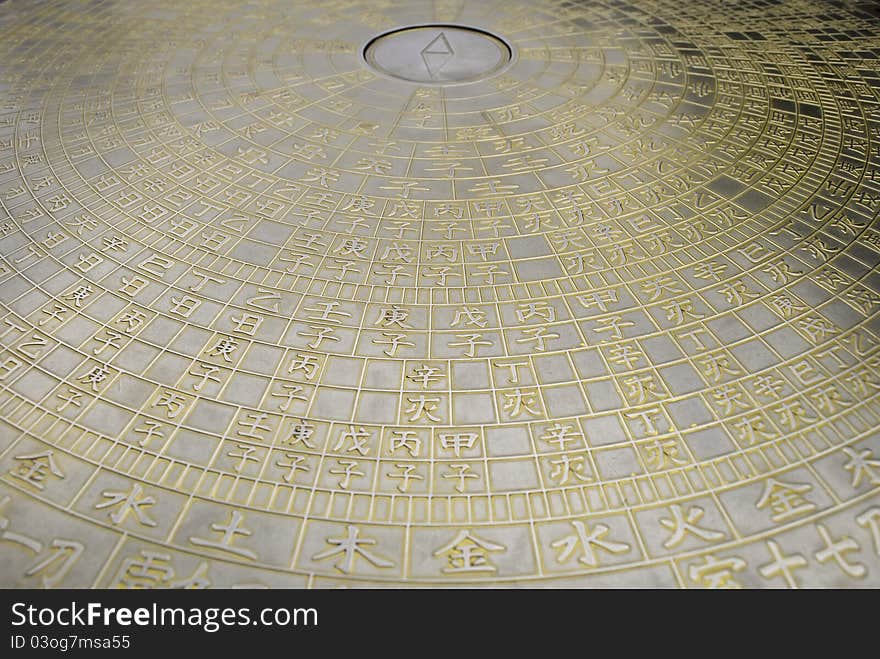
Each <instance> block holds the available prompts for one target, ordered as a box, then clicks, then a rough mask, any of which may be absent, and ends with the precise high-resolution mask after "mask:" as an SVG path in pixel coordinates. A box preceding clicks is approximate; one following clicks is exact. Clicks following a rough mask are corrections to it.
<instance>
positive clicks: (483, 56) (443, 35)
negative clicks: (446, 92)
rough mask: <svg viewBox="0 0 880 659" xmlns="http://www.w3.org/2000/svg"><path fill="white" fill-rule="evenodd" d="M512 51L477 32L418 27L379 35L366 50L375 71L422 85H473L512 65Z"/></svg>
mask: <svg viewBox="0 0 880 659" xmlns="http://www.w3.org/2000/svg"><path fill="white" fill-rule="evenodd" d="M511 55H512V50H511V47H510V46H509V45H508V44H507V43H506V42H505V41H504V40H502V39H501V38H500V37H497V36H495V35H492V34H489V33H488V32H485V31H483V30H479V29H477V28H472V27H465V26H456V25H417V26H411V27H405V28H399V29H396V30H393V31H391V32H386V33H385V34H380V35H379V36H377V37H376V38H375V39H373V40H372V41H370V43H368V44H367V46H366V48H364V59H365V60H366V61H367V62H368V63H369V64H370V65H371V66H372V67H373V68H375V69H377V70H379V71H381V72H382V73H385V74H387V75H390V76H393V77H395V78H400V79H401V80H408V81H410V82H418V83H422V84H432V83H433V84H455V83H462V82H473V81H474V80H479V79H481V78H485V77H487V76H489V75H491V74H493V73H496V72H497V71H499V70H500V69H501V68H503V67H504V66H505V65H506V64H507V63H508V62H510V59H511Z"/></svg>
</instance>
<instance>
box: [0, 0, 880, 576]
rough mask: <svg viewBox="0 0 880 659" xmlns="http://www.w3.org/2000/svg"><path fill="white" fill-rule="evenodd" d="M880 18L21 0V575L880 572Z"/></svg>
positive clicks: (2, 400) (11, 270) (865, 14)
mask: <svg viewBox="0 0 880 659" xmlns="http://www.w3.org/2000/svg"><path fill="white" fill-rule="evenodd" d="M878 27H880V19H878V17H877V14H876V5H871V4H869V3H864V4H863V3H859V2H839V3H835V4H834V5H833V6H830V5H826V4H824V3H821V2H811V1H809V0H780V1H773V2H770V1H764V0H747V1H745V2H736V3H731V2H721V1H720V0H719V1H710V0H698V1H695V2H686V3H682V2H673V1H671V0H669V1H667V0H646V1H644V2H634V1H633V2H626V1H603V0H598V1H596V2H568V1H557V0H542V1H535V0H529V1H526V0H513V1H504V2H500V1H498V2H483V1H480V2H477V1H473V2H470V1H466V0H437V1H435V2H428V1H419V0H416V1H412V0H408V1H406V2H404V1H402V0H401V1H381V0H380V1H375V0H374V1H369V2H368V1H359V0H338V1H330V2H317V1H315V2H310V1H303V2H283V1H280V0H278V1H275V0H254V1H252V2H248V3H242V2H239V1H237V0H235V1H233V0H211V1H208V0H195V1H193V2H171V1H169V0H143V1H141V2H126V1H124V0H107V1H105V2H101V3H89V8H88V9H84V8H83V5H82V4H81V3H75V2H67V1H65V0H58V1H56V2H51V3H49V2H46V3H32V2H18V1H17V0H8V1H6V2H2V3H0V585H3V586H6V587H12V586H31V587H34V586H47V587H52V586H76V587H94V586H97V587H160V588H169V587H184V586H186V587H208V586H216V587H230V586H246V587H259V586H270V587H337V586H341V585H346V586H354V587H357V586H367V585H373V586H376V585H378V586H407V585H412V586H419V587H424V586H437V587H442V586H449V585H459V586H460V585H491V586H504V585H518V586H522V585H542V586H567V587H591V586H606V587H608V586H615V587H624V586H656V587H687V588H702V587H737V586H742V587H796V586H831V587H867V586H872V587H877V586H880V432H878V428H880V350H878V336H880V323H878V320H880V318H878V309H880V272H878V263H880V220H878V214H880V74H878V62H877V57H878V53H880V38H878Z"/></svg>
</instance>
